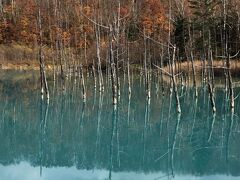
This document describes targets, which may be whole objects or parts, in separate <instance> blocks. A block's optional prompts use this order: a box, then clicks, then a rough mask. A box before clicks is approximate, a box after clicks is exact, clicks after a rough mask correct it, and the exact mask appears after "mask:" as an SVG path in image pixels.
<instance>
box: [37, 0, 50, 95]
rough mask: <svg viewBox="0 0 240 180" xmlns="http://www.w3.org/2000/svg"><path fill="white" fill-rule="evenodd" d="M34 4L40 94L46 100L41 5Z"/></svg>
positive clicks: (47, 91) (46, 89) (46, 85)
mask: <svg viewBox="0 0 240 180" xmlns="http://www.w3.org/2000/svg"><path fill="white" fill-rule="evenodd" d="M40 2H41V1H40ZM40 2H38V1H37V2H36V3H37V6H38V15H37V20H38V21H37V23H38V33H39V44H38V45H39V49H38V59H39V66H40V80H41V94H42V98H43V94H44V92H45V94H46V97H47V99H49V90H48V84H47V77H46V72H45V61H44V55H43V30H42V17H41V3H40Z"/></svg>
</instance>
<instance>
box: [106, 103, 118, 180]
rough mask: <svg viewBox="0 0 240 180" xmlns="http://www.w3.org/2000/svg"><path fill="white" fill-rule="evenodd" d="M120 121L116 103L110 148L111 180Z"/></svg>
mask: <svg viewBox="0 0 240 180" xmlns="http://www.w3.org/2000/svg"><path fill="white" fill-rule="evenodd" d="M117 123H118V106H117V105H114V106H113V110H112V131H111V139H110V150H109V176H108V178H109V180H110V179H112V170H113V147H114V138H115V135H116V131H117Z"/></svg>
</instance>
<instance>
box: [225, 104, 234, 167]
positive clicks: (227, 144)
mask: <svg viewBox="0 0 240 180" xmlns="http://www.w3.org/2000/svg"><path fill="white" fill-rule="evenodd" d="M231 108H232V107H231ZM233 116H234V111H233V109H231V119H230V122H229V126H228V129H227V134H226V138H227V139H226V162H227V163H228V162H229V144H230V138H231V134H232V128H233V122H234V118H233Z"/></svg>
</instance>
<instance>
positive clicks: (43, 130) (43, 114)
mask: <svg viewBox="0 0 240 180" xmlns="http://www.w3.org/2000/svg"><path fill="white" fill-rule="evenodd" d="M44 107H45V106H44V104H43V101H41V102H40V137H41V139H40V152H39V160H40V176H42V166H43V164H44V153H45V152H44V151H45V145H46V141H47V137H46V130H47V118H48V108H49V103H46V107H45V109H44V111H43V108H44Z"/></svg>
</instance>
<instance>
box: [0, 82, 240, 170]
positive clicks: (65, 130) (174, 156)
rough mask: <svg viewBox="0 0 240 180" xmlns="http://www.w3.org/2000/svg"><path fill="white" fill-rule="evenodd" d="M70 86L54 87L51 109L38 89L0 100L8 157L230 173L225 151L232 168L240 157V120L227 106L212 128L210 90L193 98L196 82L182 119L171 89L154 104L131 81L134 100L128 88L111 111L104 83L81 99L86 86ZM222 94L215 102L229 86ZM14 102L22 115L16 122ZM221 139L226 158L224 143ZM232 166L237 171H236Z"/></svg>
mask: <svg viewBox="0 0 240 180" xmlns="http://www.w3.org/2000/svg"><path fill="white" fill-rule="evenodd" d="M66 82H67V81H66ZM89 82H90V80H89V81H86V83H89ZM56 86H58V84H57V82H56ZM66 87H67V89H66V91H65V92H64V93H63V92H62V91H61V90H62V89H61V88H59V89H56V91H55V96H54V98H52V99H51V100H50V104H49V107H48V108H47V105H46V104H45V103H42V105H41V106H40V105H39V104H40V101H37V100H36V99H37V98H36V96H33V94H29V95H28V96H30V97H31V98H23V96H22V94H20V95H19V97H16V98H12V99H7V98H6V100H7V101H6V102H4V101H1V102H0V112H2V113H1V118H0V120H1V121H0V141H1V142H2V146H0V161H1V163H2V164H11V163H13V162H19V161H21V160H22V159H24V160H27V161H30V162H31V164H32V165H34V166H41V167H56V166H67V167H68V166H73V165H76V166H77V168H81V169H82V168H84V169H86V168H87V169H94V168H97V169H98V168H100V169H109V170H110V172H112V171H126V170H129V171H137V172H152V171H163V172H164V173H166V174H171V173H174V174H176V173H179V172H180V173H189V172H191V173H194V174H212V173H220V172H222V173H224V172H226V158H227V159H228V162H229V163H228V166H229V169H233V167H235V165H234V164H237V163H238V162H239V161H240V160H239V158H238V157H239V156H238V155H239V154H238V153H239V152H237V151H236V149H238V146H239V141H238V137H239V133H238V132H239V126H237V123H234V121H233V120H231V116H226V117H225V119H224V120H223V119H222V118H223V117H224V116H225V114H227V111H228V110H227V109H226V111H225V110H224V109H223V110H222V111H217V112H216V119H215V123H214V128H213V127H212V121H211V120H212V119H210V118H212V113H211V111H209V112H208V111H205V109H207V108H208V104H207V103H206V102H207V97H208V96H206V95H205V98H206V99H205V103H204V92H202V91H199V96H198V99H197V102H196V101H195V100H196V99H195V98H192V95H193V93H194V92H193V90H192V89H191V88H189V89H186V92H184V93H183V94H182V97H183V98H182V99H181V101H182V102H183V103H182V115H181V118H180V119H181V121H180V122H179V121H178V118H177V117H176V114H175V113H174V112H175V110H174V108H172V107H174V106H175V104H174V101H172V100H170V99H169V94H170V95H171V93H170V92H168V91H166V96H161V98H159V99H155V98H154V97H152V98H151V104H150V103H148V102H147V103H142V102H146V100H145V92H144V91H143V90H141V88H139V86H136V84H133V86H132V87H133V90H134V89H135V88H136V87H137V88H139V90H138V91H132V92H134V93H132V94H131V98H130V99H131V100H130V99H129V97H128V94H126V96H125V95H124V93H122V94H121V95H122V96H121V101H120V103H119V105H118V108H117V110H116V111H115V110H113V112H110V113H109V109H110V110H111V108H112V102H111V97H110V96H111V93H107V92H110V91H109V90H107V89H105V90H106V91H104V93H105V94H102V95H101V96H99V94H98V93H97V95H96V99H95V103H94V94H92V95H91V91H90V90H88V91H89V92H88V94H89V96H88V98H87V101H86V103H85V105H83V103H82V101H81V93H80V92H81V91H80V88H78V87H76V88H75V89H72V88H73V87H72V86H71V87H70V86H69V84H67V85H66ZM56 88H57V87H56ZM126 88H127V87H126ZM86 89H89V88H86ZM188 91H190V92H188ZM92 92H93V93H94V90H93V91H92ZM216 95H217V96H216V97H217V98H216V105H217V106H219V105H222V104H219V102H222V99H224V98H223V96H224V93H220V94H219V92H218V90H217V89H216ZM24 97H26V95H24ZM159 97H160V96H159ZM22 98H23V99H22ZM172 98H174V97H172ZM26 99H27V100H26ZM217 101H219V102H217ZM129 102H130V107H129V106H128V105H129ZM93 104H95V106H93ZM218 104H219V105H218ZM237 106H238V104H237V103H236V108H237ZM14 107H15V118H16V122H15V125H14V126H13V119H14V113H13V112H14ZM217 109H219V110H220V109H221V108H219V107H218V108H217ZM159 110H161V112H160V113H159ZM208 110H209V109H208ZM220 113H222V114H220ZM235 113H236V115H237V116H239V112H235ZM159 114H160V116H159ZM233 117H234V116H233ZM233 117H232V118H233ZM36 118H38V119H40V121H39V120H38V121H36ZM123 119H126V120H125V121H124V120H123ZM127 119H129V122H128V120H127ZM209 119H210V121H209ZM233 119H234V118H233ZM208 121H209V122H210V123H209V124H208ZM223 122H224V123H225V124H222V123H223ZM178 123H179V124H178ZM159 125H160V129H159ZM13 127H14V128H13ZM233 129H234V130H233ZM235 129H236V130H235ZM14 131H15V135H14ZM222 132H224V133H223V134H222ZM159 133H160V135H159ZM210 134H211V135H210ZM209 135H210V137H211V138H210V141H209V142H208V139H209ZM13 137H14V138H15V140H14V143H13ZM233 137H235V138H233ZM222 139H224V141H223V145H222V144H221V143H222V142H221V141H222ZM223 146H224V148H223V150H224V156H223V157H222V156H221V149H220V148H222V147H223ZM225 150H226V154H225ZM36 154H38V156H36ZM232 157H234V158H232ZM216 161H217V162H218V163H215V162H216ZM171 168H172V170H171ZM190 170H191V171H190ZM231 173H235V174H239V172H238V171H237V170H235V171H234V170H232V171H231ZM110 175H111V173H110Z"/></svg>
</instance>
